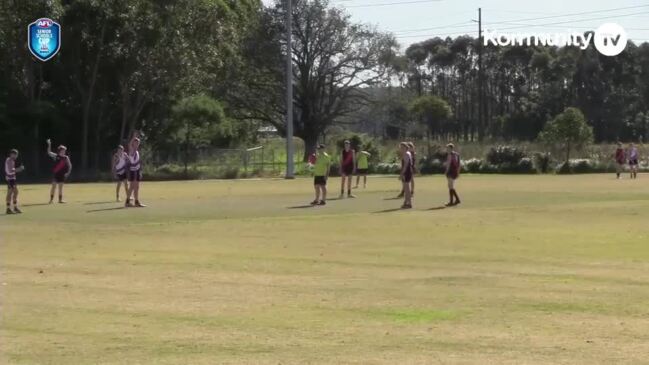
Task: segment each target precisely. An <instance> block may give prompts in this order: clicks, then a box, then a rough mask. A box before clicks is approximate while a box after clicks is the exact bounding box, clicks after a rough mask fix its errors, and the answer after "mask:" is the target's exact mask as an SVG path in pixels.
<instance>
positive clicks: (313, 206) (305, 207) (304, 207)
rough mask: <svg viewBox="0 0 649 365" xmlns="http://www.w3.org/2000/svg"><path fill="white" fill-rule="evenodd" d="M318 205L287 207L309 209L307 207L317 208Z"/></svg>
mask: <svg viewBox="0 0 649 365" xmlns="http://www.w3.org/2000/svg"><path fill="white" fill-rule="evenodd" d="M316 206H317V205H311V204H309V205H296V206H294V207H287V208H286V209H307V208H315V207H316Z"/></svg>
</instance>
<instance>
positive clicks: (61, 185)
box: [58, 183, 67, 204]
mask: <svg viewBox="0 0 649 365" xmlns="http://www.w3.org/2000/svg"><path fill="white" fill-rule="evenodd" d="M58 185H59V204H65V203H67V202H66V201H65V200H63V183H59V184H58Z"/></svg>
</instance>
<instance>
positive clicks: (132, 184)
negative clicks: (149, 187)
mask: <svg viewBox="0 0 649 365" xmlns="http://www.w3.org/2000/svg"><path fill="white" fill-rule="evenodd" d="M138 135H139V134H135V135H134V136H133V139H131V142H130V143H129V148H128V164H129V167H128V183H129V186H128V190H127V191H128V192H127V193H126V204H125V205H124V206H125V207H126V208H129V207H133V206H135V207H138V208H141V207H146V205H144V204H142V203H140V181H142V164H141V162H140V139H139V138H138V137H137V136H138ZM131 196H133V198H134V199H135V205H133V204H131Z"/></svg>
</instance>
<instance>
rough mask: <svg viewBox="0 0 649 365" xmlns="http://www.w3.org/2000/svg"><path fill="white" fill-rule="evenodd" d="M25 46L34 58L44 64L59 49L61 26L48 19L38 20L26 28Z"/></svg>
mask: <svg viewBox="0 0 649 365" xmlns="http://www.w3.org/2000/svg"><path fill="white" fill-rule="evenodd" d="M27 46H28V48H29V51H30V52H31V53H32V54H33V55H34V57H36V58H38V59H39V60H41V61H43V62H45V61H48V60H50V59H51V58H52V57H54V56H56V54H57V53H58V52H59V50H60V49H61V26H60V25H59V23H57V22H55V21H53V20H52V19H49V18H40V19H38V20H36V21H35V22H33V23H31V24H30V25H28V26H27Z"/></svg>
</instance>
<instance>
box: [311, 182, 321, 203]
mask: <svg viewBox="0 0 649 365" xmlns="http://www.w3.org/2000/svg"><path fill="white" fill-rule="evenodd" d="M313 190H315V199H313V201H312V202H311V205H317V204H318V203H319V202H320V185H314V186H313Z"/></svg>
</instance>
